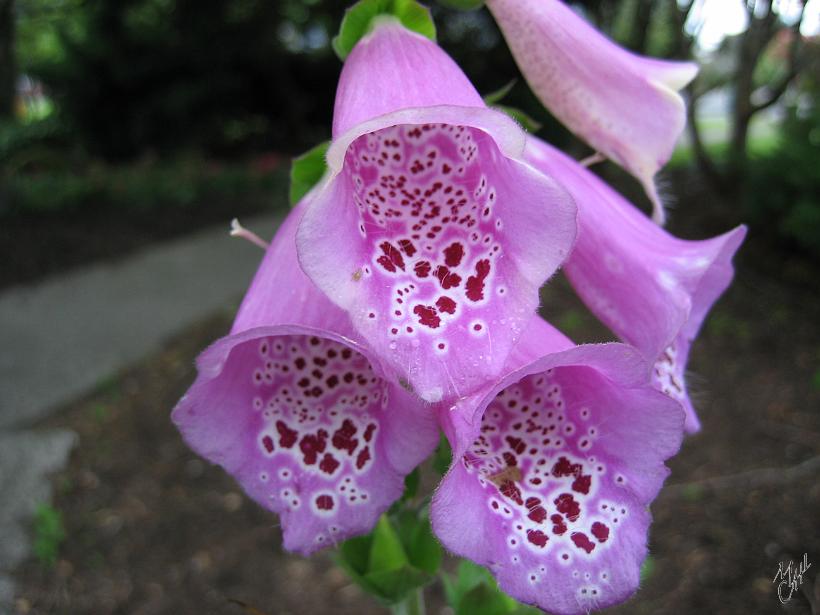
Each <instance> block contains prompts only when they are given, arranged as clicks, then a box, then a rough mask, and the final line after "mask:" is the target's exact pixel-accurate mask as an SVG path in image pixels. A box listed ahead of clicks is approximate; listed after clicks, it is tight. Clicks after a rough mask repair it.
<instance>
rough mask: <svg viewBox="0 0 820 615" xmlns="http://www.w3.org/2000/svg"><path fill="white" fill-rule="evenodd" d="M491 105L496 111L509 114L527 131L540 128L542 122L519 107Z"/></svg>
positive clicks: (531, 131)
mask: <svg viewBox="0 0 820 615" xmlns="http://www.w3.org/2000/svg"><path fill="white" fill-rule="evenodd" d="M492 107H493V109H497V110H498V111H501V112H502V113H506V114H507V115H509V116H510V117H511V118H512V119H514V120H515V121H516V122H518V123H519V124H520V125H521V127H522V128H523V129H524V130H526V131H527V132H530V133H533V132H538V131H539V130H541V126H542V124H541V123H540V122H538V121H536V120H535V119H533V118H532V116H530V115H529V114H528V113H526V112H524V111H522V110H521V109H516V108H515V107H510V106H508V105H492Z"/></svg>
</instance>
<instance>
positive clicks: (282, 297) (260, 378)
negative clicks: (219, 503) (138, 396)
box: [173, 203, 438, 554]
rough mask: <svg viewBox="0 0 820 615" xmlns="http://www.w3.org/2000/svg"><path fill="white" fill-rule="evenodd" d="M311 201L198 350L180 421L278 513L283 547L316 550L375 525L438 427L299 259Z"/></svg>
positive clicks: (202, 448)
mask: <svg viewBox="0 0 820 615" xmlns="http://www.w3.org/2000/svg"><path fill="white" fill-rule="evenodd" d="M305 207H306V205H305V204H304V203H303V204H301V205H299V206H298V207H297V208H296V209H294V211H293V212H292V213H291V214H290V216H289V217H288V218H287V220H285V222H284V223H283V225H282V227H281V228H280V230H279V232H278V233H277V235H276V237H275V238H274V240H273V243H272V244H271V246H270V248H269V249H268V251H267V253H266V254H265V258H264V260H263V262H262V265H261V266H260V268H259V271H258V272H257V274H256V277H255V278H254V281H253V283H252V285H251V287H250V290H249V291H248V294H247V295H246V297H245V300H244V301H243V303H242V306H241V307H240V309H239V314H238V315H237V318H236V322H235V323H234V325H233V328H232V330H231V333H230V335H228V336H227V337H224V338H222V339H221V340H219V341H217V342H216V343H214V344H213V345H212V346H211V347H210V348H208V349H207V350H206V351H205V352H203V353H202V355H200V357H199V358H198V360H197V367H198V370H199V375H198V377H197V379H196V381H195V382H194V384H193V386H192V387H191V388H190V390H189V391H188V393H187V394H186V395H185V397H183V398H182V400H181V401H180V402H179V404H178V405H177V407H176V408H175V409H174V412H173V420H174V422H175V423H176V424H177V426H178V427H179V429H180V431H181V432H182V434H183V436H184V437H185V440H186V441H187V442H188V444H189V445H190V446H191V447H192V448H193V449H194V450H195V451H197V452H198V453H199V454H201V455H202V456H203V457H205V458H207V459H208V460H210V461H212V462H215V463H218V464H220V465H222V466H223V467H224V468H225V469H226V470H227V471H228V472H229V473H230V474H232V475H233V476H234V477H235V478H236V479H237V480H238V481H239V482H240V483H241V485H242V487H243V488H244V489H245V491H246V492H247V493H248V494H249V495H250V496H251V497H253V499H255V500H256V501H257V502H258V503H259V504H261V505H262V506H264V507H265V508H268V509H270V510H273V511H274V512H276V513H278V514H279V516H280V518H281V522H282V527H283V529H284V546H285V548H287V549H289V550H293V551H299V552H301V553H303V554H308V553H310V552H312V551H315V550H316V549H319V548H322V547H325V546H329V545H331V544H335V543H336V542H337V541H338V540H341V539H344V538H346V537H349V536H351V535H354V534H361V533H365V532H367V531H369V530H370V529H371V528H372V527H373V525H374V523H375V521H376V519H377V518H378V516H379V515H380V514H381V513H382V512H383V511H384V510H385V509H386V508H387V507H388V506H389V505H390V504H391V503H392V502H393V501H394V500H395V499H397V498H398V497H399V496H400V495H401V493H402V490H403V488H404V482H403V478H404V476H405V475H406V474H407V473H409V472H410V471H411V470H412V469H413V468H414V467H415V466H416V465H417V464H418V463H420V462H421V461H422V460H423V459H424V458H425V457H426V456H427V455H428V454H429V453H430V452H432V449H433V448H434V447H435V445H436V444H437V442H438V430H437V427H436V422H435V418H434V416H433V413H432V412H431V411H430V409H429V408H425V407H423V406H422V405H421V404H420V403H419V402H418V400H417V399H416V398H415V397H413V396H411V395H410V394H408V393H407V392H406V391H404V390H403V389H402V388H401V387H399V386H398V385H397V384H395V383H393V382H391V381H388V380H385V379H384V378H383V377H382V375H380V373H379V371H378V368H377V365H378V364H377V363H375V362H374V361H373V358H372V353H371V351H369V350H368V349H367V348H366V347H365V346H364V345H363V344H362V342H361V340H360V338H358V336H356V335H355V333H354V332H353V330H352V328H351V326H350V321H349V319H348V318H347V315H346V314H344V312H342V311H341V310H340V309H339V308H337V307H336V306H334V305H332V304H331V303H330V302H329V301H327V299H325V298H324V296H323V295H322V294H321V293H320V292H319V290H318V289H317V288H315V286H314V285H313V284H312V283H311V282H310V280H308V279H307V278H306V277H305V275H304V274H303V273H302V271H301V270H300V269H299V266H298V263H297V260H296V248H295V232H296V227H297V225H298V222H299V219H300V218H301V215H302V213H303V211H304V209H305Z"/></svg>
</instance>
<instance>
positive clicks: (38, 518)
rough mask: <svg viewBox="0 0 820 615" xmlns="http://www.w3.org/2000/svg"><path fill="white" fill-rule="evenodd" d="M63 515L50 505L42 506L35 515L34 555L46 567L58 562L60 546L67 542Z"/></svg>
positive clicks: (38, 507) (39, 506)
mask: <svg viewBox="0 0 820 615" xmlns="http://www.w3.org/2000/svg"><path fill="white" fill-rule="evenodd" d="M65 537H66V535H65V527H64V525H63V515H62V513H60V511H59V510H57V509H56V508H54V507H53V506H51V505H50V504H40V505H38V506H37V510H36V511H35V513H34V555H35V556H36V557H37V559H38V560H39V561H40V563H41V564H43V565H44V566H48V567H51V566H53V565H54V564H55V563H56V562H57V556H58V555H59V553H60V545H61V544H62V542H63V541H64V540H65Z"/></svg>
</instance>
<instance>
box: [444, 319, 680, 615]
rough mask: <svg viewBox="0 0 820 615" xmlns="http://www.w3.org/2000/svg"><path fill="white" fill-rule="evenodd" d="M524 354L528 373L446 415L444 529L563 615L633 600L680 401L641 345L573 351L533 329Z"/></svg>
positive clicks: (457, 547) (460, 551) (520, 589)
mask: <svg viewBox="0 0 820 615" xmlns="http://www.w3.org/2000/svg"><path fill="white" fill-rule="evenodd" d="M514 353H515V354H514V356H513V359H512V361H511V363H513V364H515V363H517V364H518V365H519V366H520V367H518V368H516V369H513V370H512V371H511V372H510V373H508V374H507V375H506V376H504V377H503V378H502V379H501V380H500V381H499V382H498V383H496V384H495V385H493V386H492V387H490V388H488V389H486V390H485V391H484V392H482V393H480V394H477V395H475V396H474V397H471V398H466V399H463V400H460V401H459V402H458V403H457V404H456V406H455V407H453V408H452V409H449V410H443V411H442V412H441V414H442V423H443V424H444V425H445V431H446V433H447V436H448V438H449V439H450V442H451V444H452V446H453V464H452V466H451V467H450V470H449V472H448V473H447V475H446V476H445V477H444V480H443V481H442V484H441V485H440V486H439V488H438V490H437V491H436V494H435V496H434V498H433V503H432V508H431V513H430V514H431V520H432V523H433V529H434V531H435V532H436V534H437V535H438V537H439V538H440V539H441V541H442V543H443V544H444V545H445V546H446V547H447V548H448V549H449V550H451V551H453V552H454V553H455V554H457V555H460V556H463V557H467V558H469V559H471V560H473V561H475V562H477V563H479V564H481V565H484V566H486V567H487V568H489V570H490V571H491V572H492V573H493V574H494V575H495V577H496V579H497V580H498V583H499V585H500V587H501V588H502V589H503V590H504V591H506V592H507V593H509V594H510V595H511V596H513V597H514V598H516V599H518V600H521V601H522V602H525V603H528V604H533V605H536V606H538V607H540V608H542V609H545V610H547V611H549V612H551V613H561V614H574V613H579V614H580V613H588V612H589V611H590V610H593V609H599V608H604V607H607V606H611V605H613V604H615V603H618V602H621V601H623V600H626V599H627V598H628V597H629V596H630V595H631V594H632V593H633V592H634V591H635V590H636V589H637V587H638V582H639V577H640V566H641V562H642V561H643V559H644V558H645V556H646V553H647V548H646V539H647V531H648V527H649V523H650V520H651V519H650V514H649V512H648V510H647V506H648V504H649V502H650V501H651V500H652V499H653V498H654V497H655V496H656V494H657V493H658V490H659V489H660V487H661V484H662V483H663V480H664V479H665V478H666V476H667V474H668V470H667V469H666V467H665V466H664V464H663V462H664V460H665V459H667V458H668V457H670V456H672V455H673V454H675V452H677V450H678V449H679V447H680V442H681V439H682V434H683V429H682V428H683V412H682V411H681V408H680V404H678V403H677V402H675V401H674V400H672V399H670V398H669V397H667V396H665V395H663V394H662V393H660V392H658V391H656V390H654V389H653V388H652V387H651V386H650V384H649V365H648V364H647V363H646V362H645V361H644V360H643V358H642V357H641V356H640V353H639V352H638V351H637V350H635V349H634V348H632V347H630V346H626V345H623V344H617V343H612V344H603V345H597V346H573V345H572V343H571V342H570V341H569V340H567V339H566V338H565V337H563V336H562V335H561V334H560V333H558V332H557V331H556V330H555V329H553V328H552V327H550V326H549V325H547V323H545V322H543V321H540V320H539V319H534V320H533V322H532V324H531V325H530V328H528V329H527V331H526V332H525V335H524V336H523V337H522V342H521V343H520V344H519V346H518V347H517V348H516V350H515V351H514ZM545 353H546V354H545Z"/></svg>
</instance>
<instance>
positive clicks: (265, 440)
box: [262, 436, 273, 453]
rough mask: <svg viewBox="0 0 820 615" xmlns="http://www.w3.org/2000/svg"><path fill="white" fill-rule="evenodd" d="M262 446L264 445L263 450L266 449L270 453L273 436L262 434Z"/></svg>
mask: <svg viewBox="0 0 820 615" xmlns="http://www.w3.org/2000/svg"><path fill="white" fill-rule="evenodd" d="M262 446H264V447H265V450H266V451H268V453H272V452H273V438H271V437H270V436H262Z"/></svg>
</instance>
